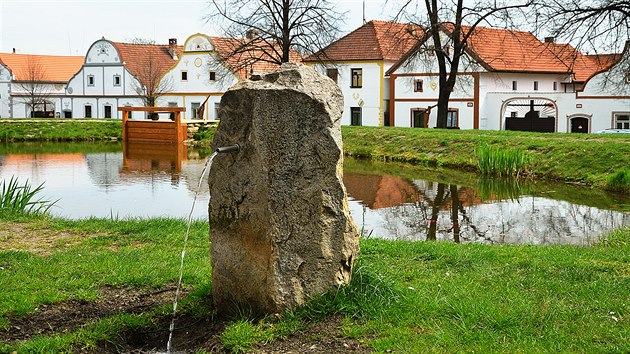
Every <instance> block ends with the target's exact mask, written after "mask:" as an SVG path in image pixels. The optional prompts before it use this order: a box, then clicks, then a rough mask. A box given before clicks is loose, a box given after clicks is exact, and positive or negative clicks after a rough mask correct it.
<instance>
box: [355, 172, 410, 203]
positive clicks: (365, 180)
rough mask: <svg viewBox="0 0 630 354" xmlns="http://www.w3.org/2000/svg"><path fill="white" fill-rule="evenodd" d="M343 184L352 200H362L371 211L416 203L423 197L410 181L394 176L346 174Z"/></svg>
mask: <svg viewBox="0 0 630 354" xmlns="http://www.w3.org/2000/svg"><path fill="white" fill-rule="evenodd" d="M343 183H344V184H345V185H346V190H347V191H348V194H349V195H351V196H352V198H354V199H358V200H360V201H361V202H362V204H363V205H366V206H368V207H369V208H370V209H381V208H391V207H395V206H398V205H401V204H404V203H414V202H416V201H417V200H419V199H420V197H421V196H420V194H419V193H418V191H417V189H416V188H415V187H414V185H413V184H412V183H411V182H410V181H408V180H405V179H402V178H399V177H394V176H377V175H358V174H353V173H346V174H344V176H343Z"/></svg>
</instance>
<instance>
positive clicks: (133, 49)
mask: <svg viewBox="0 0 630 354" xmlns="http://www.w3.org/2000/svg"><path fill="white" fill-rule="evenodd" d="M180 51H181V47H179V46H177V40H176V39H171V40H170V43H169V45H154V44H129V43H117V42H111V41H109V40H107V39H105V38H102V39H99V40H97V41H96V42H94V43H93V44H92V45H91V46H90V48H89V49H88V52H87V54H86V56H85V61H84V63H83V66H82V67H81V68H80V70H78V71H77V72H76V74H75V75H74V76H73V77H72V79H71V80H70V81H69V82H68V85H67V87H66V95H65V97H64V98H63V100H62V104H61V105H62V111H63V113H62V117H64V118H118V119H120V118H121V117H122V116H121V115H120V113H119V112H118V110H117V108H118V107H123V106H144V101H145V100H146V99H149V98H150V97H151V95H152V93H154V94H159V93H160V91H159V90H160V87H159V85H160V84H159V82H160V80H161V78H162V76H163V74H164V73H165V72H166V71H167V70H168V69H169V68H170V67H172V66H173V65H174V64H175V63H176V60H177V55H178V54H179V52H180ZM156 90H157V91H158V92H155V91H156Z"/></svg>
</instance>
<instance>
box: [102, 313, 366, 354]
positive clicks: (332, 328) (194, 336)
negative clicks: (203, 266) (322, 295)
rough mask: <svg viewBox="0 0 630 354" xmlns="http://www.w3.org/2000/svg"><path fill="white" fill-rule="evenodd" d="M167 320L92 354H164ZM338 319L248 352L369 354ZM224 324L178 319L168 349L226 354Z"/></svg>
mask: <svg viewBox="0 0 630 354" xmlns="http://www.w3.org/2000/svg"><path fill="white" fill-rule="evenodd" d="M169 323H170V318H164V319H163V321H161V323H160V324H159V325H158V326H156V327H155V328H153V329H144V330H141V331H135V332H129V333H123V334H121V336H120V338H119V341H117V342H116V343H113V342H108V343H103V345H102V346H100V347H99V348H98V349H97V350H95V351H94V353H160V352H162V353H164V352H166V343H167V341H168V328H169ZM341 323H342V318H341V317H331V318H328V319H324V320H323V321H321V322H317V323H313V324H311V325H309V326H307V328H305V329H303V330H301V331H299V332H297V333H294V334H292V335H291V336H289V338H287V339H286V340H283V341H275V342H273V343H269V344H265V345H258V346H256V347H254V348H251V349H250V350H249V351H248V353H255V354H302V353H307V354H320V353H321V354H324V353H326V354H328V353H360V354H363V353H371V352H372V351H371V350H370V349H368V348H366V347H365V346H363V345H362V344H361V343H360V342H359V341H357V340H356V339H352V338H346V337H344V336H343V335H342V334H341ZM225 324H226V322H225V321H223V320H220V319H211V318H202V319H199V318H197V319H195V318H191V317H187V316H186V317H179V318H177V320H176V323H175V328H176V329H175V332H174V333H173V342H172V347H171V350H172V352H175V353H195V352H199V351H201V352H204V353H226V351H225V349H223V346H222V345H221V340H220V336H221V332H222V331H223V329H224V328H225Z"/></svg>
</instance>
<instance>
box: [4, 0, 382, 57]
mask: <svg viewBox="0 0 630 354" xmlns="http://www.w3.org/2000/svg"><path fill="white" fill-rule="evenodd" d="M333 2H334V3H336V4H337V6H338V8H339V11H340V12H346V11H347V12H348V15H347V19H346V25H345V28H343V29H342V30H343V31H344V32H349V31H351V30H353V29H355V28H357V27H359V26H360V25H361V24H362V7H363V6H362V3H363V1H362V0H333ZM365 3H366V11H365V12H366V19H367V20H368V21H369V20H372V19H380V20H388V19H389V18H388V17H387V15H385V14H384V12H383V5H384V3H385V0H366V1H365ZM208 11H209V8H208V2H207V1H206V0H108V1H104V0H0V14H1V15H0V52H3V53H10V52H11V51H12V50H13V48H15V50H16V52H17V53H24V54H26V53H29V54H51V55H85V53H86V51H87V49H88V48H89V46H90V45H91V44H92V43H93V42H94V41H96V40H97V39H100V38H101V37H105V38H107V39H109V40H112V41H118V42H125V41H129V40H131V39H133V38H145V39H153V40H155V42H156V43H157V44H167V43H168V39H169V38H177V40H178V43H179V44H183V43H184V41H185V40H186V38H188V37H189V36H190V35H192V34H195V33H198V32H201V33H205V34H209V35H218V34H219V33H218V31H219V29H218V28H214V27H213V26H212V24H208V23H206V22H205V21H204V20H203V19H202V18H203V16H204V15H205V14H207V13H208Z"/></svg>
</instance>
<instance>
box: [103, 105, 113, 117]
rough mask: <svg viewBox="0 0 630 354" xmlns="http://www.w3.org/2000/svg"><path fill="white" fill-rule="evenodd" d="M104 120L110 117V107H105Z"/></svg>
mask: <svg viewBox="0 0 630 354" xmlns="http://www.w3.org/2000/svg"><path fill="white" fill-rule="evenodd" d="M104 108H105V118H111V117H112V106H105V107H104Z"/></svg>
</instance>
